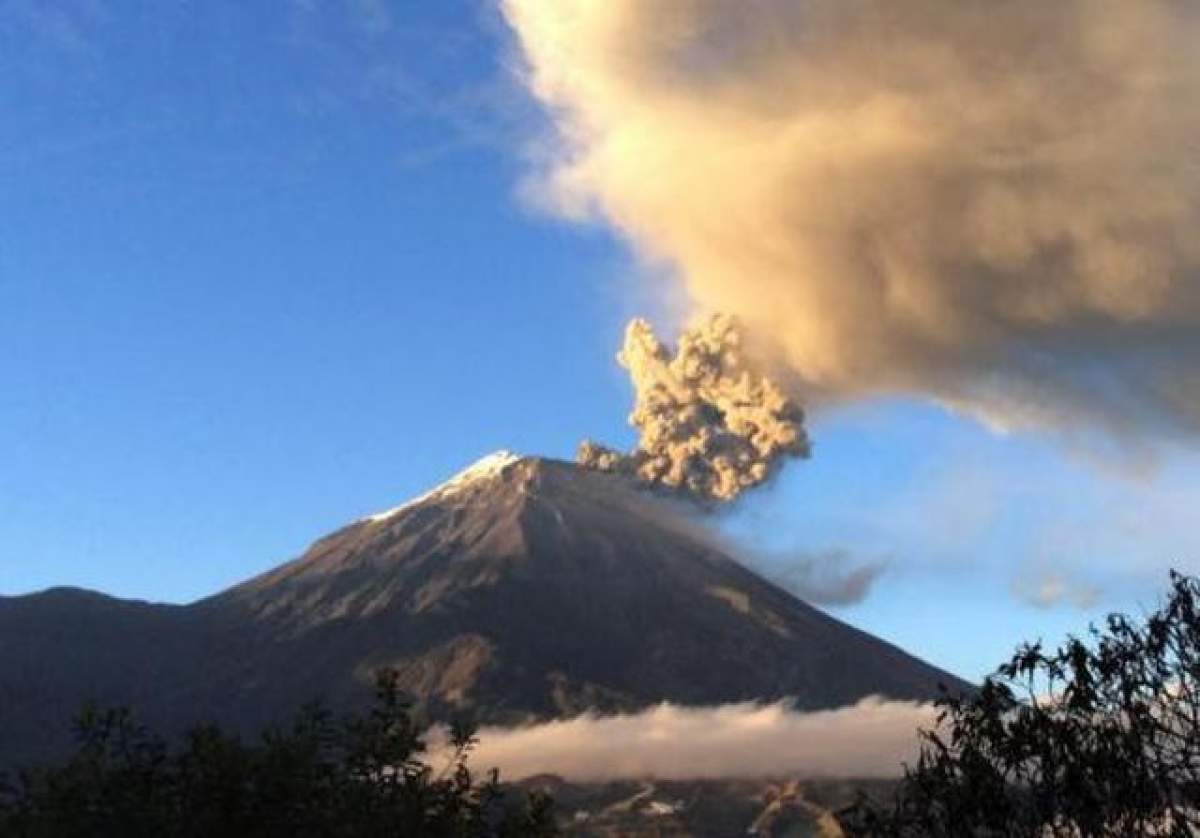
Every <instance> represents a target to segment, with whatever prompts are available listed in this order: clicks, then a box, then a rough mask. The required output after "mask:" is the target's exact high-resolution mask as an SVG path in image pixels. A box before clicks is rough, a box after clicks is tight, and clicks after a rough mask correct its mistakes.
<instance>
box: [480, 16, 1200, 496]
mask: <svg viewBox="0 0 1200 838" xmlns="http://www.w3.org/2000/svg"><path fill="white" fill-rule="evenodd" d="M500 2H501V4H502V8H503V11H504V13H505V15H506V17H507V19H508V21H509V23H510V24H511V26H512V28H513V30H514V31H515V33H516V35H517V39H518V42H519V46H520V48H521V50H522V54H523V59H524V62H525V63H524V71H525V76H524V80H525V82H526V83H527V85H528V87H529V89H530V90H531V91H532V93H533V94H534V95H535V96H536V97H537V98H538V99H539V100H540V101H541V102H542V103H544V105H545V106H546V108H547V112H548V114H549V115H550V117H551V121H552V123H553V130H552V133H551V134H550V135H549V136H547V137H546V138H545V139H547V140H548V141H549V142H548V143H546V144H543V146H542V148H541V150H542V151H543V152H546V153H543V154H541V156H540V157H539V158H538V160H539V161H542V162H543V163H544V166H543V167H542V168H540V169H539V170H538V171H537V173H536V174H537V182H538V185H539V186H540V190H541V194H542V196H543V197H544V198H545V199H547V200H548V201H549V202H551V203H552V204H553V205H554V206H555V207H556V208H557V209H558V210H559V211H561V212H563V213H566V214H568V215H571V216H574V217H588V216H591V217H598V218H602V219H604V220H605V221H607V222H608V223H610V224H612V225H613V226H614V227H615V228H617V229H618V230H619V231H621V232H622V233H623V234H624V235H626V236H627V237H628V239H629V240H630V241H631V242H632V243H633V244H634V245H635V246H636V247H637V248H638V250H639V252H640V253H641V254H643V255H644V256H646V257H647V258H648V259H650V260H653V261H655V262H661V263H665V264H666V265H667V266H668V267H670V268H673V269H674V270H673V271H670V272H671V273H676V274H678V276H679V277H680V278H681V281H682V283H683V285H684V289H685V291H686V292H687V294H688V295H689V296H690V298H691V300H692V302H693V303H694V305H695V307H696V310H697V311H700V312H713V311H719V312H728V313H730V314H732V315H734V316H736V317H737V319H738V322H739V323H740V324H742V325H743V326H744V327H745V328H746V330H747V333H748V334H751V335H753V336H754V338H755V341H756V343H757V342H759V341H762V342H764V343H766V344H769V346H768V349H769V350H770V351H771V352H772V353H773V354H777V355H778V356H779V357H780V358H782V359H784V360H785V362H786V363H787V365H788V366H789V367H790V368H791V371H792V372H794V373H795V374H796V375H797V377H798V378H799V379H800V380H802V381H804V382H806V384H807V387H808V388H813V389H815V390H816V391H818V392H820V393H822V394H824V395H825V396H826V397H831V398H852V397H858V396H869V395H875V394H881V393H882V394H890V393H898V392H907V393H916V394H921V395H926V396H930V397H932V398H935V399H938V400H941V401H942V402H945V403H949V404H953V405H956V406H959V407H962V408H964V409H967V410H970V411H972V412H974V413H975V414H977V415H980V416H982V417H984V418H985V419H987V420H989V421H992V422H995V423H999V424H1003V425H1007V426H1039V427H1050V428H1057V429H1072V428H1076V427H1080V426H1082V427H1091V428H1096V427H1101V428H1104V429H1106V430H1109V431H1114V432H1129V431H1134V432H1137V436H1138V437H1152V436H1154V435H1155V434H1157V433H1161V432H1164V431H1169V432H1173V433H1194V432H1195V431H1196V430H1197V429H1198V428H1200V372H1198V370H1200V282H1198V278H1200V236H1197V235H1196V234H1195V231H1196V230H1197V229H1200V162H1198V161H1200V155H1198V152H1197V146H1196V138H1197V137H1198V136H1200V50H1197V49H1196V48H1195V44H1196V43H1197V42H1198V41H1200V5H1197V4H1195V3H1192V2H1186V0H1138V2H1129V0H1056V2H1050V3H1047V2H1044V0H1005V2H1001V3H996V2H990V0H958V1H957V2H950V3H948V2H945V0H906V2H904V3H896V2H894V0H746V2H737V3H732V2H728V0H603V2H600V1H599V0H556V2H552V3H551V2H544V0H500ZM547 146H548V147H547ZM807 392H808V389H806V393H807ZM663 470H664V471H665V472H666V473H671V471H670V468H667V467H665V466H664V467H663ZM673 479H679V480H681V481H685V478H684V477H683V476H682V474H675V477H674V478H673ZM685 482H686V481H685ZM702 483H703V481H702ZM718 485H720V486H721V487H722V488H721V489H720V491H725V488H724V484H718Z"/></svg>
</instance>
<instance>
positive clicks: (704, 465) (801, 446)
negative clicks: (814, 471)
mask: <svg viewBox="0 0 1200 838" xmlns="http://www.w3.org/2000/svg"><path fill="white" fill-rule="evenodd" d="M617 359H618V360H619V361H620V362H621V364H622V366H624V367H625V368H626V369H628V370H629V375H630V377H631V378H632V380H633V388H634V393H635V404H634V408H633V412H632V413H631V414H630V416H629V421H630V423H631V424H632V425H633V426H634V427H635V428H637V430H638V432H639V435H640V436H639V440H638V444H637V447H636V448H635V449H634V450H633V451H632V452H630V453H629V454H623V453H621V452H618V451H614V450H613V449H611V448H606V447H604V446H603V445H599V444H597V443H594V442H590V441H587V442H584V443H583V444H582V445H581V446H580V447H579V462H580V464H581V465H584V466H587V467H589V468H594V469H599V470H601V471H612V472H618V473H622V474H628V475H631V476H633V477H635V478H636V479H637V480H639V481H640V482H642V483H645V484H647V485H650V486H656V487H662V488H666V489H669V490H672V491H674V492H677V493H679V494H681V495H684V496H686V497H689V498H693V499H696V500H699V501H701V502H718V501H729V500H732V499H734V498H736V497H737V496H738V495H740V494H741V493H742V492H744V491H745V490H746V489H749V488H752V487H754V486H758V485H759V484H761V483H763V482H764V481H766V480H767V479H769V478H770V477H771V475H772V474H773V473H774V472H775V470H776V468H777V466H778V465H779V463H780V462H781V461H782V460H783V459H784V458H786V457H806V456H808V452H809V445H808V436H807V434H806V433H805V431H804V411H803V410H801V408H800V406H799V405H798V404H797V403H796V402H795V401H794V400H792V399H791V398H790V397H789V396H787V395H785V394H784V392H783V391H782V390H781V389H780V388H779V386H778V385H776V384H775V383H774V382H773V381H771V380H770V379H769V378H767V377H765V376H764V375H762V374H761V373H760V372H758V371H757V370H756V368H755V367H754V365H753V364H752V363H751V362H750V360H749V359H748V357H747V356H746V354H745V352H744V351H743V346H742V337H741V333H740V332H739V330H738V328H737V324H736V323H735V322H734V320H733V319H732V318H730V317H726V316H722V315H714V316H712V317H709V318H707V319H705V320H703V321H701V322H699V323H697V324H696V325H695V326H694V327H693V328H691V329H688V330H686V331H685V332H684V333H683V335H682V336H681V337H680V339H679V347H678V350H677V351H675V352H674V353H672V352H671V350H670V349H669V348H668V347H667V346H665V345H664V344H663V343H662V342H661V341H659V340H658V338H657V337H655V335H654V331H653V329H651V327H650V324H649V323H647V322H646V321H644V320H634V321H633V322H631V323H630V324H629V328H628V329H627V330H626V333H625V345H624V348H623V349H622V350H621V353H620V354H619V355H618V356H617Z"/></svg>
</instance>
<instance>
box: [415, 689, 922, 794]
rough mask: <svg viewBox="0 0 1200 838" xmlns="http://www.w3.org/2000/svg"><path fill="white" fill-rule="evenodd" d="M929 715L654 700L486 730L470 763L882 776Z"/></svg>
mask: <svg viewBox="0 0 1200 838" xmlns="http://www.w3.org/2000/svg"><path fill="white" fill-rule="evenodd" d="M935 718H936V710H935V708H934V707H933V706H932V705H930V704H919V703H916V702H907V701H886V700H882V699H879V698H867V699H864V700H862V701H860V702H858V703H857V704H854V705H852V706H848V707H842V708H839V709H836V710H823V711H815V712H798V711H796V710H794V709H792V707H791V706H789V705H788V704H787V703H786V702H779V703H775V704H766V705H763V704H754V703H743V704H727V705H721V706H718V707H679V706H675V705H671V704H660V705H658V706H656V707H652V708H650V709H647V710H644V711H642V712H640V713H636V714H631V715H621V716H607V717H597V716H592V715H585V716H580V717H577V718H574V719H567V720H562V721H553V722H547V723H544V724H538V725H534V726H531V727H522V728H496V727H489V728H484V729H482V730H481V731H480V732H479V740H480V741H479V746H478V749H477V750H476V752H475V754H474V755H473V757H472V762H473V764H475V765H477V766H480V767H483V766H487V767H491V766H495V767H498V768H499V769H500V772H501V776H502V777H504V778H506V779H509V780H518V779H521V778H524V777H529V776H532V775H535V774H555V775H558V776H560V777H563V778H565V779H568V780H576V781H604V780H612V779H618V778H633V777H655V778H658V779H664V780H667V779H669V780H687V779H701V778H715V777H724V778H730V777H746V778H753V777H770V776H795V777H858V778H862V777H871V778H888V777H898V776H900V775H901V773H902V763H904V762H906V761H907V762H912V761H914V760H915V758H916V755H917V750H918V739H917V730H918V728H930V727H932V726H933V725H934V722H935ZM437 752H438V749H437V748H435V749H434V753H435V754H437ZM435 764H436V763H435Z"/></svg>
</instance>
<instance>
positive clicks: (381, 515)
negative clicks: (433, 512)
mask: <svg viewBox="0 0 1200 838" xmlns="http://www.w3.org/2000/svg"><path fill="white" fill-rule="evenodd" d="M520 459H521V455H520V454H516V453H514V452H512V451H504V450H501V451H493V452H492V453H491V454H488V455H487V456H486V457H484V458H482V459H480V460H477V461H476V462H474V463H472V464H471V465H469V466H467V467H466V468H465V469H463V470H462V471H460V472H459V473H458V474H456V475H454V476H453V477H451V478H450V479H449V480H447V481H446V482H445V483H442V484H440V485H438V486H436V487H435V488H433V489H430V490H429V491H428V492H426V493H425V494H423V495H419V496H418V497H415V498H413V499H412V500H408V501H405V502H404V503H402V504H400V505H399V506H395V507H392V508H391V509H387V510H384V511H383V512H376V513H375V514H374V515H367V516H366V517H365V518H360V519H359V521H360V522H372V523H377V522H379V521H386V520H388V519H389V518H392V517H394V516H396V515H398V514H400V513H401V512H403V511H404V510H406V509H408V508H410V507H413V506H416V505H417V504H419V503H423V502H425V501H427V500H431V499H432V498H444V497H446V496H448V495H452V494H455V493H456V492H460V491H462V490H463V489H465V488H466V487H468V486H470V485H472V484H474V483H478V482H479V481H481V480H490V479H492V478H494V477H499V476H500V474H501V473H503V471H504V469H506V468H508V467H509V466H511V465H512V464H513V463H516V462H518V461H520Z"/></svg>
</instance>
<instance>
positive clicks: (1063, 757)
mask: <svg viewBox="0 0 1200 838" xmlns="http://www.w3.org/2000/svg"><path fill="white" fill-rule="evenodd" d="M1198 607H1200V582H1198V581H1197V580H1196V579H1194V578H1191V577H1186V576H1181V575H1179V574H1175V573H1172V575H1171V592H1170V595H1169V597H1168V598H1167V600H1166V602H1165V603H1164V604H1163V605H1162V607H1161V608H1160V609H1159V610H1158V611H1157V612H1155V613H1154V614H1152V615H1150V616H1149V617H1148V618H1146V619H1145V620H1143V621H1135V620H1131V619H1130V618H1128V617H1125V616H1122V615H1113V616H1110V617H1109V618H1108V619H1107V621H1106V623H1105V624H1104V626H1103V628H1096V627H1092V628H1091V629H1090V636H1089V637H1088V638H1087V639H1078V638H1069V639H1068V640H1067V642H1066V643H1065V644H1064V645H1063V646H1062V647H1061V648H1059V649H1057V650H1055V651H1046V650H1044V649H1043V647H1042V645H1041V644H1040V643H1035V644H1032V645H1025V646H1023V647H1021V648H1020V649H1018V650H1017V652H1016V654H1015V655H1014V656H1013V657H1012V659H1011V660H1010V661H1009V662H1008V663H1006V664H1004V665H1003V666H1001V667H1000V668H999V669H998V670H997V672H996V674H995V675H994V676H992V677H991V678H989V679H988V680H987V681H985V683H984V684H983V687H982V688H981V689H980V690H979V691H978V692H977V693H975V694H973V695H967V696H947V697H945V698H943V699H942V700H940V701H939V705H940V708H941V713H940V715H939V718H938V724H937V726H936V727H935V729H934V730H932V731H925V732H922V734H921V735H922V748H921V754H920V757H919V759H918V761H917V764H916V765H915V766H914V767H911V768H909V769H907V770H906V776H905V779H904V781H903V783H902V784H901V787H900V791H899V793H898V795H897V797H896V798H895V800H894V802H893V803H892V804H890V805H889V806H887V807H880V806H879V805H876V804H873V803H871V802H870V801H866V800H863V801H860V802H859V803H858V804H857V805H856V806H854V807H852V808H851V809H849V810H847V811H845V812H842V813H841V816H842V821H843V824H844V826H845V827H846V829H847V831H848V832H849V833H850V834H851V835H864V836H905V837H906V838H907V836H914V837H915V836H956V837H957V836H1039V837H1040V836H1072V838H1075V836H1079V838H1090V836H1138V835H1156V836H1191V835H1196V834H1200V831H1198V830H1200V784H1198V783H1200V692H1198V688H1200V613H1198V610H1197V609H1198Z"/></svg>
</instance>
